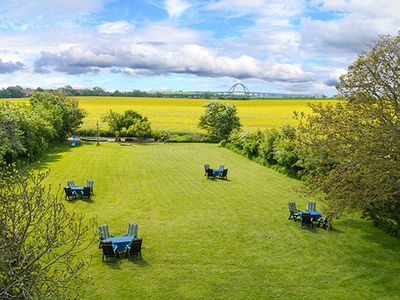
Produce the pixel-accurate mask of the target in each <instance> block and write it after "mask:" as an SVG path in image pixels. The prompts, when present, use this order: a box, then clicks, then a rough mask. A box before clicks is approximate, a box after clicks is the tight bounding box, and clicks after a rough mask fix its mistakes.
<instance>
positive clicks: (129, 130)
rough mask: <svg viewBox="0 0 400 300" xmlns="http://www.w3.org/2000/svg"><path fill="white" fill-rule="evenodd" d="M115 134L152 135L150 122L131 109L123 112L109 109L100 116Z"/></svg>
mask: <svg viewBox="0 0 400 300" xmlns="http://www.w3.org/2000/svg"><path fill="white" fill-rule="evenodd" d="M102 121H103V122H106V123H107V124H108V126H109V127H110V129H111V130H112V131H113V132H114V134H115V135H116V136H120V135H121V136H137V137H150V136H151V135H152V131H151V126H150V122H149V120H148V119H147V118H146V117H143V116H142V115H140V114H139V113H137V112H135V111H133V110H127V111H125V112H124V113H123V114H120V113H117V112H113V111H112V110H110V111H109V112H108V113H107V114H105V115H103V116H102Z"/></svg>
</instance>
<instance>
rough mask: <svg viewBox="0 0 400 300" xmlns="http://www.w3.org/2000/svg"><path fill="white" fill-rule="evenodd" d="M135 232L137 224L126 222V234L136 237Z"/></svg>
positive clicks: (136, 231)
mask: <svg viewBox="0 0 400 300" xmlns="http://www.w3.org/2000/svg"><path fill="white" fill-rule="evenodd" d="M137 233H138V225H137V224H128V233H127V234H126V235H127V236H133V237H134V238H137Z"/></svg>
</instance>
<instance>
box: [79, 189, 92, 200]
mask: <svg viewBox="0 0 400 300" xmlns="http://www.w3.org/2000/svg"><path fill="white" fill-rule="evenodd" d="M81 197H82V199H83V198H87V199H89V200H90V187H88V186H85V187H83V194H82V196H81Z"/></svg>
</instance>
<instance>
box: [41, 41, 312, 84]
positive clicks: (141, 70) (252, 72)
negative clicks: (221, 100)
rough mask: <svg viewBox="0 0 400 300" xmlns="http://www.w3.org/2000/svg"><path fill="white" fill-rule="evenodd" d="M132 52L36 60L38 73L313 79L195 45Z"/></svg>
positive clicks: (77, 52) (289, 67)
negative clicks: (172, 49) (168, 49)
mask: <svg viewBox="0 0 400 300" xmlns="http://www.w3.org/2000/svg"><path fill="white" fill-rule="evenodd" d="M131 49H132V50H131V51H127V50H121V49H119V50H115V49H114V50H112V51H110V50H107V49H101V50H99V49H97V50H93V49H88V48H83V47H71V48H70V49H68V50H67V51H63V52H60V53H46V52H43V53H41V56H40V58H39V59H38V60H36V61H35V64H34V65H35V71H36V72H38V73H45V72H50V71H52V70H54V71H58V72H64V73H68V74H82V73H89V72H98V71H99V70H102V69H111V70H112V71H113V72H121V73H124V74H128V75H132V76H143V75H160V74H170V73H183V74H194V75H199V76H209V77H224V76H228V77H233V78H237V79H245V78H258V79H262V80H267V81H285V82H305V81H312V80H314V79H313V78H312V76H311V75H310V74H308V73H306V72H304V71H303V70H302V68H301V67H300V66H299V65H293V64H282V63H277V62H275V61H272V60H267V61H261V60H257V59H256V58H254V57H251V56H247V55H242V56H240V57H236V58H233V57H228V56H220V55H218V54H217V53H215V52H214V51H212V50H211V49H208V48H205V47H202V46H199V45H195V44H189V45H184V46H183V47H181V48H180V49H178V50H174V51H164V50H163V49H160V48H158V47H154V46H151V45H135V46H134V47H132V48H131Z"/></svg>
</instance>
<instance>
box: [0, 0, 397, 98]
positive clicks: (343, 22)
mask: <svg viewBox="0 0 400 300" xmlns="http://www.w3.org/2000/svg"><path fill="white" fill-rule="evenodd" d="M399 29H400V2H399V1H396V0H392V1H389V0H381V1H376V0H375V1H372V0H309V1H300V0H280V1H278V0H269V1H264V0H248V1H244V0H214V1H206V0H194V1H186V0H165V1H156V0H148V1H136V0H124V1H118V0H57V1H54V0H7V1H4V0H0V45H1V46H0V87H6V86H10V85H21V86H23V87H33V88H35V87H39V86H40V87H43V88H54V87H61V86H65V85H71V86H73V87H76V88H83V87H89V88H91V87H95V86H100V87H102V88H105V89H107V90H115V89H119V90H133V89H140V90H216V91H226V90H228V89H229V87H230V86H231V85H232V84H234V83H236V82H243V83H244V84H245V85H246V86H247V87H248V88H249V89H250V90H251V91H262V92H277V93H309V94H326V95H333V94H335V93H336V90H335V88H334V85H335V83H336V82H337V79H338V77H339V76H340V75H341V74H343V73H345V72H346V69H347V67H348V66H349V65H350V64H351V63H352V61H354V59H355V58H356V57H357V54H358V53H360V52H361V51H364V50H366V49H368V44H370V43H371V42H373V40H374V39H376V38H377V37H378V35H380V34H391V35H395V34H397V32H398V30H399Z"/></svg>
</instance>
